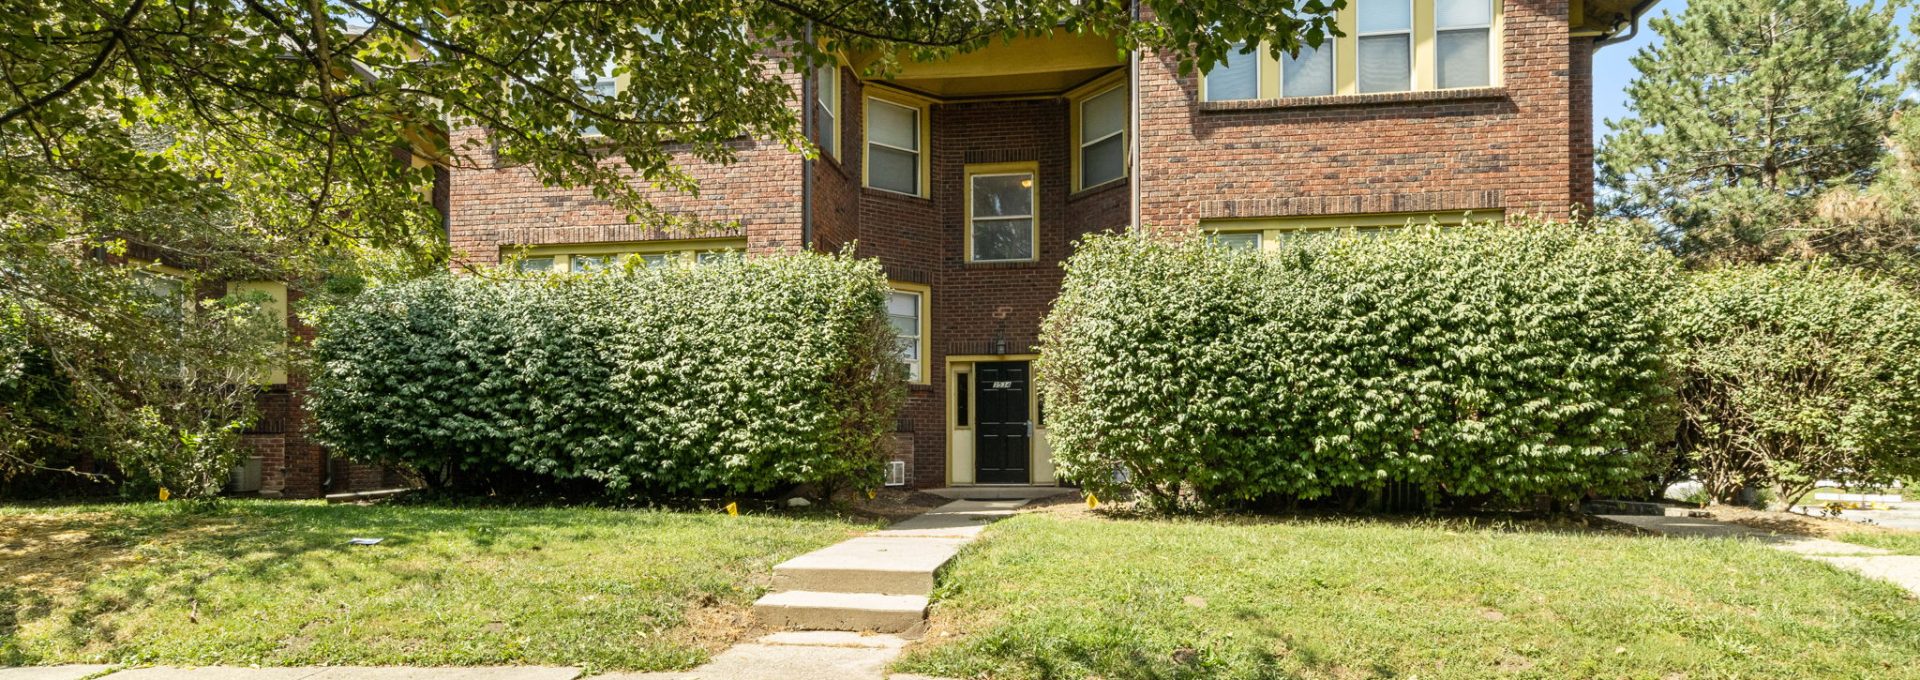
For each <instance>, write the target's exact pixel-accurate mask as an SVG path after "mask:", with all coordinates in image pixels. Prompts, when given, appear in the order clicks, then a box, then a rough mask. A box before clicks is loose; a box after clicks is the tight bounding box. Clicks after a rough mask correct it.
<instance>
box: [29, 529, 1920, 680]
mask: <svg viewBox="0 0 1920 680" xmlns="http://www.w3.org/2000/svg"><path fill="white" fill-rule="evenodd" d="M1670 512H1677V513H1682V514H1668V515H1666V516H1660V515H1600V518H1601V519H1606V520H1610V521H1614V522H1619V523H1621V524H1626V525H1630V526H1634V527H1638V528H1641V529H1645V530H1647V531H1650V532H1653V533H1656V534H1660V535H1663V536H1675V537H1681V538H1730V539H1735V540H1747V541H1755V542H1759V543H1764V544H1767V545H1769V546H1772V547H1774V548H1775V549H1778V550H1784V551H1786V552H1790V553H1794V554H1796V555H1800V556H1803V557H1806V558H1808V559H1814V560H1819V561H1821V562H1826V563H1827V564H1831V565H1834V566H1836V567H1840V568H1841V569H1845V570H1847V571H1851V572H1854V573H1857V574H1860V575H1862V576H1866V577H1868V578H1877V579H1881V580H1883V581H1889V582H1892V583H1893V584H1895V585H1898V586H1900V587H1902V588H1905V589H1907V590H1908V591H1909V592H1911V593H1913V594H1914V595H1916V596H1920V556H1912V555H1894V554H1892V553H1890V552H1888V551H1886V550H1881V549H1879V548H1870V547H1867V546H1864V545H1855V544H1852V543H1843V542H1841V541H1834V540H1828V539H1824V538H1808V537H1806V536H1794V535H1790V534H1779V533H1775V532H1771V531H1767V530H1765V529H1755V528H1753V527H1749V526H1743V525H1739V524H1734V523H1732V522H1722V521H1720V520H1717V519H1709V518H1705V517H1687V516H1685V515H1684V513H1685V512H1686V511H1684V510H1677V511H1670ZM0 680H4V679H0Z"/></svg>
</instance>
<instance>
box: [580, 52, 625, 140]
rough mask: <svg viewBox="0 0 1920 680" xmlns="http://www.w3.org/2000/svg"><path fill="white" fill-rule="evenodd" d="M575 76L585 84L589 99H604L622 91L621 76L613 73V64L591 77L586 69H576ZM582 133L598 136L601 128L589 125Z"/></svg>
mask: <svg viewBox="0 0 1920 680" xmlns="http://www.w3.org/2000/svg"><path fill="white" fill-rule="evenodd" d="M573 76H574V78H576V79H579V80H580V81H581V84H582V85H584V86H585V89H586V97H587V101H590V102H597V101H603V100H606V99H611V98H613V96H614V95H616V94H619V93H620V78H619V76H616V75H614V74H613V65H611V64H609V65H607V67H606V68H604V69H601V70H600V73H598V74H595V75H593V76H591V77H589V76H588V75H587V72H586V70H585V69H577V70H575V71H574V72H573ZM576 115H577V114H576ZM580 134H583V135H586V136H588V137H597V136H599V135H600V128H599V127H596V126H593V125H588V126H587V127H586V128H584V129H582V130H581V131H580Z"/></svg>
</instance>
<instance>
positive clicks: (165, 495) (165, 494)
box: [160, 486, 173, 503]
mask: <svg viewBox="0 0 1920 680" xmlns="http://www.w3.org/2000/svg"><path fill="white" fill-rule="evenodd" d="M172 497H173V492H172V491H168V490H167V487H164V486H163V487H160V502H162V503H165V502H166V501H167V499H169V498H172Z"/></svg>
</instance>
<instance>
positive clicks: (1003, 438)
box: [973, 361, 1033, 484]
mask: <svg viewBox="0 0 1920 680" xmlns="http://www.w3.org/2000/svg"><path fill="white" fill-rule="evenodd" d="M973 376H974V382H973V384H974V385H975V387H974V392H973V394H974V399H973V404H974V414H975V415H974V425H973V460H974V463H975V465H977V466H978V469H976V470H975V472H974V480H975V481H977V482H978V483H981V484H1026V483H1028V482H1029V481H1031V479H1030V478H1029V477H1028V475H1027V461H1028V459H1029V458H1030V455H1029V453H1030V451H1031V448H1032V447H1031V446H1030V442H1031V441H1032V439H1033V427H1032V421H1030V420H1028V418H1027V415H1028V414H1027V389H1028V384H1027V362H1025V361H997V362H992V363H982V364H974V365H973Z"/></svg>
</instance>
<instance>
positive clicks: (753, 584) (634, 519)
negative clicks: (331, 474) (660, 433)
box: [0, 501, 863, 671]
mask: <svg viewBox="0 0 1920 680" xmlns="http://www.w3.org/2000/svg"><path fill="white" fill-rule="evenodd" d="M861 528H863V527H859V526H856V525H853V524H850V523H847V522H844V521H840V520H836V519H829V518H793V517H778V516H752V515H748V516H741V517H727V516H725V515H722V514H717V513H709V514H689V513H675V512H658V511H621V510H603V509H471V508H468V509H457V508H444V507H420V506H350V505H332V506H329V505H324V504H319V503H312V502H286V501H274V502H262V501H254V502H247V501H228V502H224V503H221V504H219V505H216V506H212V507H210V508H206V507H203V508H199V509H196V506H193V505H189V504H182V503H170V504H159V503H143V504H126V505H91V506H75V507H52V508H36V507H12V508H8V507H0V666H6V665H21V664H49V663H75V662H94V663H98V662H107V663H169V664H183V665H209V664H262V665H296V664H316V663H331V664H365V665H386V664H421V665H478V664H561V665H581V666H586V667H588V668H589V669H591V670H596V671H597V670H662V669H680V668H687V667H690V666H693V665H697V664H699V663H701V662H702V661H704V660H705V659H706V658H707V657H708V656H709V654H710V653H711V652H712V651H714V650H716V649H719V648H721V647H724V646H725V645H726V644H728V643H730V642H732V641H733V639H734V638H735V637H737V636H738V634H739V632H740V631H741V629H742V628H743V625H742V624H744V623H745V621H746V616H747V607H748V605H749V604H750V603H751V602H752V600H753V599H754V598H755V597H757V596H758V595H759V594H761V592H762V591H763V589H764V584H765V583H766V581H767V579H768V578H770V575H771V570H772V566H773V565H774V564H776V563H778V562H780V561H782V560H785V559H787V558H789V557H792V556H794V555H797V554H800V553H802V552H806V551H808V550H811V549H814V548H817V547H820V546H824V545H827V544H830V543H833V542H835V541H838V540H840V539H842V538H845V537H847V536H848V535H850V534H851V533H854V532H855V531H857V530H858V529H861ZM358 536H377V537H383V538H385V541H384V542H382V543H380V544H379V545H376V546H348V545H347V540H348V539H349V538H352V537H358Z"/></svg>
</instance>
